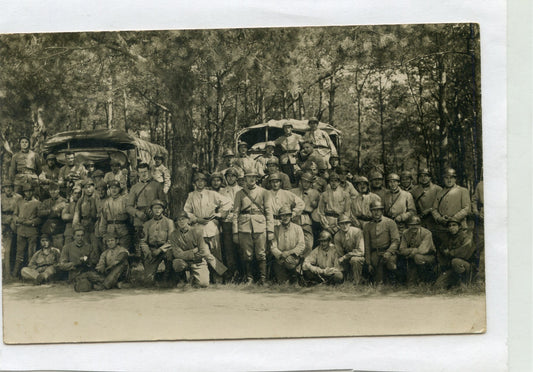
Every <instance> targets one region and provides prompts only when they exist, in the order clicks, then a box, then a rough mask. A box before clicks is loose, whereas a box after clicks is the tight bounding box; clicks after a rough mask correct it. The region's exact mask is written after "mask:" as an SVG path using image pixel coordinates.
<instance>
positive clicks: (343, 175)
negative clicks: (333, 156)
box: [339, 173, 348, 182]
mask: <svg viewBox="0 0 533 372" xmlns="http://www.w3.org/2000/svg"><path fill="white" fill-rule="evenodd" d="M347 176H348V175H347V174H346V173H339V179H340V180H341V182H345V181H346V178H347Z"/></svg>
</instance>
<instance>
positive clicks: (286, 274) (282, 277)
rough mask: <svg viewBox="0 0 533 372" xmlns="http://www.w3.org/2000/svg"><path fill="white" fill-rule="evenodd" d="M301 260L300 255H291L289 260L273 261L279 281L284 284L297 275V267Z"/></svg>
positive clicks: (275, 275)
mask: <svg viewBox="0 0 533 372" xmlns="http://www.w3.org/2000/svg"><path fill="white" fill-rule="evenodd" d="M299 262H300V259H299V257H294V256H289V257H288V259H287V260H283V261H282V260H277V259H274V260H273V261H272V271H274V277H275V278H276V280H277V282H278V283H280V284H282V283H285V282H287V281H289V280H291V279H293V278H295V277H296V267H297V266H298V264H299Z"/></svg>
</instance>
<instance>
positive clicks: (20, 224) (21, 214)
mask: <svg viewBox="0 0 533 372" xmlns="http://www.w3.org/2000/svg"><path fill="white" fill-rule="evenodd" d="M22 191H23V198H21V199H19V200H17V202H16V203H15V209H14V212H13V222H14V224H15V226H16V233H17V253H16V256H15V269H14V270H13V273H12V276H13V277H18V276H19V274H20V269H21V268H22V267H23V265H24V262H25V260H26V257H27V259H28V260H29V259H30V258H31V257H32V256H33V254H34V253H35V251H36V249H37V238H38V236H39V226H40V224H41V219H40V218H39V207H40V205H41V202H40V201H38V200H37V199H35V198H34V196H33V186H32V185H31V184H29V183H26V184H24V186H23V187H22Z"/></svg>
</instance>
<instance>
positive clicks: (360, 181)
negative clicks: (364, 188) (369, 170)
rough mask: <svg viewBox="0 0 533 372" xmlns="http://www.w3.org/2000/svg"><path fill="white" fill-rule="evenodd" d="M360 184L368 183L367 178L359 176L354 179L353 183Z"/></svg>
mask: <svg viewBox="0 0 533 372" xmlns="http://www.w3.org/2000/svg"><path fill="white" fill-rule="evenodd" d="M362 182H364V183H369V182H368V178H366V177H365V176H359V177H356V178H355V183H362Z"/></svg>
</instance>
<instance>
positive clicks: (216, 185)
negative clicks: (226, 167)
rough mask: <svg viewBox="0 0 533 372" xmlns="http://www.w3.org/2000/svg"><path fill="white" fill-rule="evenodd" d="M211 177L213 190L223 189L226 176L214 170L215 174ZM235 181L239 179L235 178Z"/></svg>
mask: <svg viewBox="0 0 533 372" xmlns="http://www.w3.org/2000/svg"><path fill="white" fill-rule="evenodd" d="M210 178H211V180H210V181H211V182H210V183H211V190H213V191H216V192H220V190H221V189H222V184H223V183H224V176H223V175H222V173H219V172H214V173H213V174H211V177H210ZM235 181H237V180H236V179H235Z"/></svg>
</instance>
